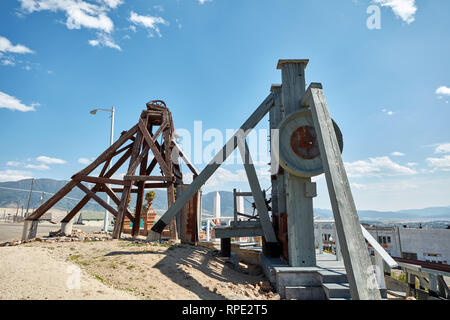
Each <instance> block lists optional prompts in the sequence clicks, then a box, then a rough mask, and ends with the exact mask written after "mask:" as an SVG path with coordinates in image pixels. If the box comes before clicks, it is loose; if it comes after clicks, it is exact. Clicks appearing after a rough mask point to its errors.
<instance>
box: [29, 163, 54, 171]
mask: <svg viewBox="0 0 450 320" xmlns="http://www.w3.org/2000/svg"><path fill="white" fill-rule="evenodd" d="M25 168H27V169H36V170H50V167H49V166H47V165H46V164H43V163H42V164H27V165H26V166H25Z"/></svg>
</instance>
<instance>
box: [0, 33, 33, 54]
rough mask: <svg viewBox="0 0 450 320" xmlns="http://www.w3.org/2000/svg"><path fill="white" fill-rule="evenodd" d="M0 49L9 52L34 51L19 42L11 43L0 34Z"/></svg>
mask: <svg viewBox="0 0 450 320" xmlns="http://www.w3.org/2000/svg"><path fill="white" fill-rule="evenodd" d="M0 51H1V52H10V53H34V51H32V50H30V49H28V48H27V47H25V46H23V45H21V44H17V45H13V44H12V43H11V41H9V40H8V39H7V38H5V37H1V36H0Z"/></svg>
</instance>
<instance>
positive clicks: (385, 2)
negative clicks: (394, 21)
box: [372, 0, 417, 24]
mask: <svg viewBox="0 0 450 320" xmlns="http://www.w3.org/2000/svg"><path fill="white" fill-rule="evenodd" d="M372 1H373V2H375V3H377V4H380V5H381V6H383V7H390V8H391V9H392V11H393V12H394V14H395V15H396V16H397V17H399V18H401V19H402V20H403V21H405V22H406V23H408V24H410V23H412V22H414V20H415V17H414V15H415V14H416V12H417V6H416V1H415V0H372Z"/></svg>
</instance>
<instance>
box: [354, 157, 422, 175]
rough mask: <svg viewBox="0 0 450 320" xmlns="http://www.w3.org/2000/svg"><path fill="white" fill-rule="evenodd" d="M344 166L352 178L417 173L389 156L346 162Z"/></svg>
mask: <svg viewBox="0 0 450 320" xmlns="http://www.w3.org/2000/svg"><path fill="white" fill-rule="evenodd" d="M345 168H346V170H347V174H348V176H349V177H353V178H362V177H382V176H400V175H413V174H416V173H417V171H416V170H414V169H411V168H408V167H405V166H402V165H400V164H398V163H396V162H394V161H392V160H391V159H390V158H389V157H377V158H369V160H368V161H364V160H360V161H355V162H346V163H345Z"/></svg>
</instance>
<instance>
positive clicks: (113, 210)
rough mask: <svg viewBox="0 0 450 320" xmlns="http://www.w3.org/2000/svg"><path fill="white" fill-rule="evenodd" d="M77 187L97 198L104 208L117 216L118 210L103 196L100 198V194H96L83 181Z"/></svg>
mask: <svg viewBox="0 0 450 320" xmlns="http://www.w3.org/2000/svg"><path fill="white" fill-rule="evenodd" d="M77 187H78V188H80V189H81V190H82V191H83V192H84V193H86V194H87V195H89V196H90V197H91V198H93V199H95V200H96V201H97V202H98V203H99V204H100V205H101V206H102V207H103V208H105V209H106V210H108V211H109V212H111V213H112V214H113V215H114V216H115V217H117V215H118V212H117V211H116V210H115V209H114V208H113V207H111V206H110V205H109V204H107V203H106V201H104V200H103V199H102V198H100V197H99V196H98V195H96V194H95V193H94V192H92V191H91V190H89V189H88V188H87V187H85V186H84V185H82V184H81V182H78V183H77Z"/></svg>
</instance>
